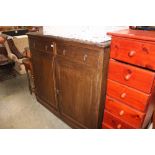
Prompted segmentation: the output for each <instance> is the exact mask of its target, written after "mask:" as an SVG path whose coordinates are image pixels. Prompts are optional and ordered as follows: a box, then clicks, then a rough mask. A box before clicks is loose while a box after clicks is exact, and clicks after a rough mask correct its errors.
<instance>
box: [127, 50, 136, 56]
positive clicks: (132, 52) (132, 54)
mask: <svg viewBox="0 0 155 155" xmlns="http://www.w3.org/2000/svg"><path fill="white" fill-rule="evenodd" d="M135 54H136V52H135V51H130V52H129V53H128V56H129V57H133V56H134V55H135Z"/></svg>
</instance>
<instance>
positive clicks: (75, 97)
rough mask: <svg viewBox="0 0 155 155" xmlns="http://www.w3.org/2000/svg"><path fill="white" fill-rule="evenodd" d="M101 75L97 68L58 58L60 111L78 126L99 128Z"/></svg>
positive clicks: (66, 119) (57, 73) (65, 118)
mask: <svg viewBox="0 0 155 155" xmlns="http://www.w3.org/2000/svg"><path fill="white" fill-rule="evenodd" d="M98 78H99V75H98V73H97V71H96V70H95V69H92V68H89V67H87V66H85V65H82V64H79V63H76V62H71V61H69V60H67V59H65V58H64V59H63V58H61V57H57V58H56V79H57V88H58V91H57V92H58V99H59V106H60V113H61V115H62V117H63V119H64V120H65V121H66V122H68V123H69V124H74V126H75V125H76V126H75V127H78V128H97V122H98V111H99V110H98V107H99V100H98V98H99V97H98V95H99V93H98V92H99V89H98V83H99V82H98Z"/></svg>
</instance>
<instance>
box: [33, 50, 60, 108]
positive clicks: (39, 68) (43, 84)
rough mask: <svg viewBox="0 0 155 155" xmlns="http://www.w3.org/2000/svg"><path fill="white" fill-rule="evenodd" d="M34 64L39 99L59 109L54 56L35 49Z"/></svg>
mask: <svg viewBox="0 0 155 155" xmlns="http://www.w3.org/2000/svg"><path fill="white" fill-rule="evenodd" d="M32 63H33V69H34V80H35V81H34V82H35V87H36V95H37V97H38V98H39V99H40V100H42V101H43V102H45V103H47V104H49V105H51V106H52V107H53V108H55V109H57V103H56V98H55V97H56V96H55V81H54V67H53V56H52V54H50V53H46V52H42V51H38V50H34V49H33V51H32Z"/></svg>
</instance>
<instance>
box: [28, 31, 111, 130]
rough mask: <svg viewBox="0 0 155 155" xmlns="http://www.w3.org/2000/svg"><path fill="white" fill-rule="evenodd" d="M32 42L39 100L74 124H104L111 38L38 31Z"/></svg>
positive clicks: (89, 126) (94, 126)
mask: <svg viewBox="0 0 155 155" xmlns="http://www.w3.org/2000/svg"><path fill="white" fill-rule="evenodd" d="M29 42H30V49H31V51H32V63H33V67H34V80H35V86H36V97H37V100H38V101H39V102H40V103H41V104H43V105H44V106H46V107H47V108H48V109H49V110H51V111H52V112H53V113H54V114H56V115H57V116H58V117H60V118H61V119H62V120H64V121H65V122H66V123H67V124H69V125H70V126H71V127H73V128H101V126H102V117H103V108H104V100H105V93H106V77H107V67H108V59H109V42H107V43H102V44H95V43H90V42H84V41H79V40H74V39H65V38H61V37H53V36H45V35H41V34H37V33H33V34H32V33H31V34H29ZM51 45H52V46H51ZM51 88H52V91H51ZM52 96H55V100H54V97H52ZM50 102H51V103H50ZM54 103H55V105H56V108H53V104H54Z"/></svg>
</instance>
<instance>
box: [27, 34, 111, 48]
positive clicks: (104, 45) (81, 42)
mask: <svg viewBox="0 0 155 155" xmlns="http://www.w3.org/2000/svg"><path fill="white" fill-rule="evenodd" d="M27 35H28V36H31V37H46V38H51V39H53V40H55V41H56V40H59V41H67V42H71V43H79V44H85V45H88V46H89V45H91V46H94V47H98V48H100V47H102V48H106V47H109V45H110V41H105V42H101V43H95V42H91V41H86V40H80V39H74V38H65V37H60V36H52V35H45V34H44V33H43V32H30V33H27Z"/></svg>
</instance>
